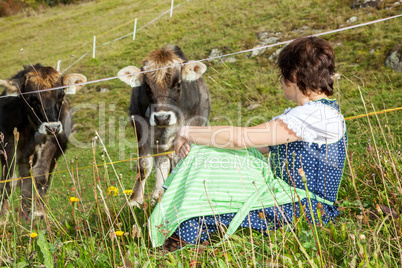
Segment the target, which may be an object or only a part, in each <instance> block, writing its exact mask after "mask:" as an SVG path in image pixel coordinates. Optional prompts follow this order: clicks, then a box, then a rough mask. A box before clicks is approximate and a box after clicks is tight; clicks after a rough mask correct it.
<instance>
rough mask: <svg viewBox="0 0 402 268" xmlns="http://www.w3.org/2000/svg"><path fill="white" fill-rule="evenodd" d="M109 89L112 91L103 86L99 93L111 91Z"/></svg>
mask: <svg viewBox="0 0 402 268" xmlns="http://www.w3.org/2000/svg"><path fill="white" fill-rule="evenodd" d="M109 91H110V89H108V88H105V87H102V88H101V89H100V90H99V93H107V92H109Z"/></svg>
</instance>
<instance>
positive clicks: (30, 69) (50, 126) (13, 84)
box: [0, 64, 87, 135]
mask: <svg viewBox="0 0 402 268" xmlns="http://www.w3.org/2000/svg"><path fill="white" fill-rule="evenodd" d="M86 81H87V79H86V77H85V76H84V75H82V74H67V75H64V76H62V75H61V74H60V73H59V72H58V71H56V70H55V69H54V68H52V67H44V66H42V65H40V64H36V65H34V66H24V70H22V71H20V72H19V73H18V74H17V75H15V76H14V77H13V78H11V79H9V80H0V85H1V86H3V87H4V88H5V89H6V95H8V96H17V97H20V98H22V99H23V100H24V103H25V104H26V107H27V110H28V114H29V117H30V118H29V119H30V122H31V123H33V124H34V125H35V127H36V128H37V131H38V132H39V133H40V134H43V135H53V134H60V133H62V132H63V125H62V123H61V121H60V120H61V119H60V118H61V113H62V107H63V105H64V101H65V95H66V94H74V93H75V91H76V90H78V89H80V88H81V87H82V86H74V84H79V83H84V82H86ZM69 85H71V87H68V88H63V89H56V90H47V89H50V88H54V87H61V86H69Z"/></svg>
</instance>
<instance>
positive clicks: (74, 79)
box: [63, 74, 87, 94]
mask: <svg viewBox="0 0 402 268" xmlns="http://www.w3.org/2000/svg"><path fill="white" fill-rule="evenodd" d="M85 82H87V77H86V76H85V75H83V74H66V75H65V76H64V77H63V86H70V85H71V87H67V88H65V89H64V91H65V92H66V94H75V92H77V91H78V90H80V89H81V88H82V87H83V86H84V85H78V86H77V85H76V84H81V83H85Z"/></svg>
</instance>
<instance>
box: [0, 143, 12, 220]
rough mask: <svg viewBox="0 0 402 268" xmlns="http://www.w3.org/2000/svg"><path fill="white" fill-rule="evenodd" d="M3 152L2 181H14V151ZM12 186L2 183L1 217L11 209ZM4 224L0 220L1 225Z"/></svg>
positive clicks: (9, 183) (0, 189)
mask: <svg viewBox="0 0 402 268" xmlns="http://www.w3.org/2000/svg"><path fill="white" fill-rule="evenodd" d="M7 149H8V148H5V150H4V151H3V150H2V154H0V158H1V166H2V167H1V171H2V173H1V176H0V177H1V180H2V181H4V180H9V179H12V178H13V179H14V178H15V177H14V176H13V174H14V167H15V164H14V163H15V159H13V158H14V150H7ZM11 185H12V182H2V183H0V215H1V216H3V215H6V214H7V212H8V211H9V209H10V206H9V202H8V198H9V196H10V194H11ZM3 223H4V222H3V221H2V220H0V224H3Z"/></svg>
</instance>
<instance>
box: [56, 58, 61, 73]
mask: <svg viewBox="0 0 402 268" xmlns="http://www.w3.org/2000/svg"><path fill="white" fill-rule="evenodd" d="M60 63H61V60H58V61H57V67H56V71H58V72H60Z"/></svg>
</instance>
